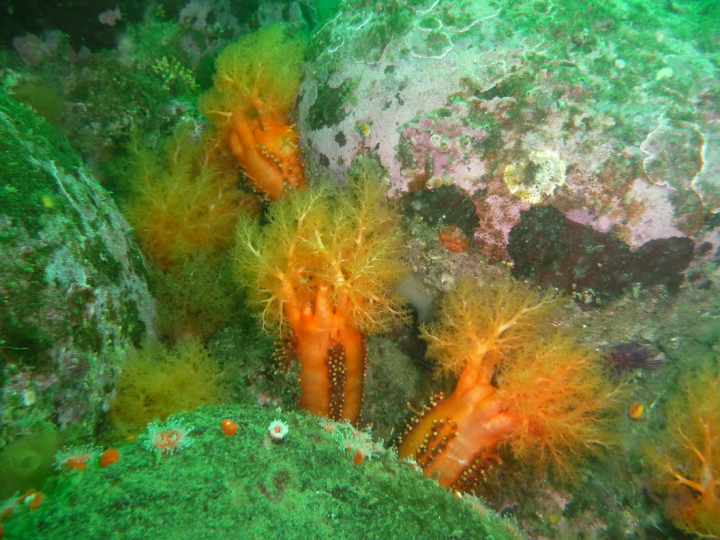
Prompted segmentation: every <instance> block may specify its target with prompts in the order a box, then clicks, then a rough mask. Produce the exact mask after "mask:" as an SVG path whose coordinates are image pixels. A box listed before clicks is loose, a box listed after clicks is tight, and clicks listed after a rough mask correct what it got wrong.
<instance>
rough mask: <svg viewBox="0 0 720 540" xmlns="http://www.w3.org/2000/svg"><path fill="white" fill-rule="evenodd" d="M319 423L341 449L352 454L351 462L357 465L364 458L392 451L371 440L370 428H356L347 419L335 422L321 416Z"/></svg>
mask: <svg viewBox="0 0 720 540" xmlns="http://www.w3.org/2000/svg"><path fill="white" fill-rule="evenodd" d="M319 423H320V427H322V428H323V430H324V431H326V432H327V433H330V434H332V436H333V437H334V438H335V439H336V440H337V441H338V443H339V444H340V448H341V449H342V450H345V451H346V452H347V453H348V454H349V455H351V456H353V462H354V463H355V464H357V465H359V464H360V463H362V461H363V459H365V458H367V459H371V458H374V457H380V455H381V454H383V453H385V452H393V451H394V450H393V449H390V450H386V449H385V447H384V446H383V445H382V443H380V442H375V441H373V439H372V434H371V433H370V428H366V429H358V428H356V427H354V426H353V425H352V424H351V423H350V421H349V420H345V421H344V422H335V421H334V420H331V419H329V418H321V419H320V420H319Z"/></svg>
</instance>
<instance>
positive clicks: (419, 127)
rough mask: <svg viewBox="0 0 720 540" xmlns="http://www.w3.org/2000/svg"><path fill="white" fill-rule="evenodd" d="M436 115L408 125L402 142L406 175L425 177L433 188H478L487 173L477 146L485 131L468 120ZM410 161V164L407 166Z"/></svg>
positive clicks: (426, 116) (456, 111)
mask: <svg viewBox="0 0 720 540" xmlns="http://www.w3.org/2000/svg"><path fill="white" fill-rule="evenodd" d="M460 110H461V107H460V106H458V107H455V110H454V111H453V112H454V114H453V116H449V117H441V116H439V115H437V114H429V115H424V116H421V117H420V118H418V119H417V121H415V122H412V123H410V124H408V125H407V126H406V127H405V129H403V131H402V136H401V139H400V147H401V149H402V150H401V152H402V153H403V158H404V160H403V161H404V164H405V165H406V167H405V168H404V169H403V174H404V175H406V176H412V175H415V176H417V175H420V174H424V175H426V176H427V182H428V184H429V185H430V186H433V187H439V186H441V185H448V184H455V185H458V186H460V187H462V188H464V189H470V190H474V189H478V188H479V187H482V186H481V185H480V182H479V180H480V177H481V176H482V175H483V173H484V172H485V168H484V166H483V164H482V160H481V159H479V157H478V156H477V155H476V154H475V147H476V146H477V144H479V143H480V141H482V139H483V138H484V137H485V131H484V130H483V129H482V128H479V127H476V126H474V125H473V123H472V121H471V120H470V119H469V118H467V117H462V116H460V115H459V114H458V112H459V111H460ZM405 162H408V163H405Z"/></svg>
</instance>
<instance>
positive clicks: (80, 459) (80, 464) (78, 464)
mask: <svg viewBox="0 0 720 540" xmlns="http://www.w3.org/2000/svg"><path fill="white" fill-rule="evenodd" d="M88 457H89V456H86V455H85V456H73V457H71V458H68V460H67V461H65V466H66V467H67V468H68V469H79V470H82V469H84V468H85V460H86V459H87V458H88Z"/></svg>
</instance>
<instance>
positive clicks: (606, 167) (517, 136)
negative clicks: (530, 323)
mask: <svg viewBox="0 0 720 540" xmlns="http://www.w3.org/2000/svg"><path fill="white" fill-rule="evenodd" d="M348 5H349V7H348V8H347V9H345V10H344V11H342V12H341V13H339V14H338V15H337V16H336V17H335V18H333V19H332V20H331V21H329V22H328V23H327V24H326V25H325V26H324V27H323V28H322V29H320V30H319V31H317V32H316V33H315V35H314V36H313V38H312V44H313V46H314V56H313V58H314V59H313V60H312V61H311V65H310V68H309V69H308V70H307V77H306V79H305V81H304V82H303V84H302V85H301V89H300V97H299V101H298V127H299V130H300V132H301V136H302V140H303V142H304V143H305V144H306V145H307V146H308V148H309V150H310V155H311V156H312V157H313V158H314V159H316V160H317V162H318V163H319V164H321V165H324V166H326V167H327V168H329V169H330V170H331V171H332V172H333V173H335V174H340V175H341V174H343V173H344V171H345V170H346V168H347V167H348V166H349V165H350V164H351V162H352V160H353V159H354V157H355V156H356V155H357V154H359V153H369V154H371V155H374V156H376V157H377V158H378V160H379V161H380V162H381V164H382V165H383V167H385V169H386V170H387V172H388V178H387V180H388V185H389V188H390V193H391V194H394V195H401V194H403V193H405V192H414V191H417V190H421V189H437V188H439V187H441V186H449V185H452V186H455V187H457V188H459V189H462V190H463V191H464V192H465V193H466V194H467V196H468V197H469V198H470V199H471V200H472V201H473V203H474V204H475V206H476V211H477V215H478V218H479V223H478V225H477V226H476V227H475V231H474V237H475V246H476V249H479V250H480V251H482V252H483V253H484V254H485V255H487V256H488V257H490V258H491V259H492V260H495V261H498V260H505V261H507V262H509V261H510V257H509V255H508V251H507V243H508V235H509V234H510V231H511V230H512V228H513V227H515V226H516V225H517V224H518V223H519V222H520V219H521V214H522V213H523V212H525V211H527V210H529V209H530V208H532V207H534V206H543V205H550V206H553V207H554V208H556V209H557V210H559V211H560V212H562V214H564V215H565V216H566V217H567V218H568V219H570V220H572V221H574V222H577V223H580V224H583V225H588V226H590V227H592V228H593V229H594V230H595V231H597V232H599V233H607V234H610V235H612V236H614V237H615V238H617V239H619V240H621V241H622V242H624V243H625V244H627V246H628V247H629V249H630V250H636V249H639V248H640V247H641V246H643V245H644V244H645V243H647V242H650V241H652V240H659V239H669V238H678V237H680V238H682V237H685V238H688V237H689V238H692V240H693V242H695V243H701V242H703V241H710V242H711V243H713V245H716V244H717V242H716V240H717V239H716V238H715V237H714V236H712V238H711V226H709V225H708V224H709V223H710V219H709V216H712V215H713V214H715V213H716V212H717V210H718V209H719V208H720V169H719V168H720V158H719V157H718V156H720V137H719V134H720V114H719V113H718V111H719V110H720V106H719V103H720V101H719V99H720V97H719V96H720V94H719V93H718V87H719V85H718V79H719V78H720V74H719V70H718V55H719V53H720V37H719V36H718V34H717V20H718V12H717V9H716V8H713V6H712V5H711V4H709V3H702V4H700V3H691V2H672V3H669V4H668V3H665V4H650V3H647V2H640V1H635V0H613V1H609V2H599V3H598V2H577V1H571V0H557V1H554V2H549V1H544V0H536V1H528V2H510V1H504V0H501V1H483V0H480V1H473V2H470V1H459V2H444V1H435V0H428V1H415V2H407V3H401V2H395V1H391V2H387V3H386V5H385V6H384V8H383V9H377V5H376V4H375V3H372V2H370V3H368V2H360V1H357V2H349V3H348ZM712 21H715V23H714V27H713V23H712ZM449 224H450V225H458V224H455V223H449ZM578 230H580V229H578Z"/></svg>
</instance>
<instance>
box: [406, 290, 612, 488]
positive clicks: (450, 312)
mask: <svg viewBox="0 0 720 540" xmlns="http://www.w3.org/2000/svg"><path fill="white" fill-rule="evenodd" d="M561 305H562V304H561V300H559V299H558V298H555V297H552V296H550V295H542V294H539V293H534V292H531V291H530V290H528V289H527V288H526V287H524V286H522V285H517V284H514V283H512V282H510V281H509V280H508V281H504V280H501V281H500V282H498V283H495V284H484V285H482V286H480V285H477V284H475V283H472V282H471V281H470V280H462V281H461V282H460V283H459V286H458V288H457V290H456V291H454V292H453V293H450V294H449V295H448V296H447V297H446V299H445V302H444V304H443V308H442V310H441V313H440V320H439V322H437V323H436V324H434V325H431V326H429V327H426V328H425V329H424V330H423V336H424V338H425V339H426V340H427V341H428V356H430V357H432V358H434V359H436V360H438V361H439V362H440V363H441V365H442V366H443V369H444V370H445V371H449V372H453V373H456V374H457V373H459V379H458V382H457V385H456V387H455V390H454V391H453V392H452V393H451V394H450V395H449V396H448V397H447V398H445V397H444V396H443V395H442V394H440V395H437V396H435V397H434V398H433V400H432V402H431V406H430V407H426V409H425V410H424V411H423V412H422V414H421V415H420V416H419V417H416V418H414V419H413V420H412V421H411V422H410V423H409V424H408V426H407V428H406V430H405V432H404V434H403V436H402V439H401V444H400V448H399V457H401V458H408V457H412V458H413V459H414V460H415V461H416V462H417V463H418V464H419V465H420V467H422V468H423V472H424V474H425V475H428V476H429V475H432V474H434V473H436V472H439V475H440V476H439V482H440V484H441V485H443V486H447V487H452V488H453V489H455V490H458V491H470V490H471V489H472V488H473V487H474V484H475V482H476V481H477V480H478V479H479V478H480V476H481V475H482V474H483V471H484V470H485V469H486V468H488V467H490V466H491V465H492V462H493V461H497V462H499V461H500V460H499V458H498V457H497V456H496V455H495V449H496V447H497V446H498V445H499V444H501V443H508V444H509V445H510V448H511V449H512V450H513V451H514V452H515V453H516V454H517V455H520V456H523V455H527V454H530V453H532V452H535V453H537V454H540V455H543V454H545V457H547V458H549V460H550V461H551V462H554V463H555V465H557V466H558V467H559V468H560V469H564V470H566V469H567V467H568V463H567V459H566V456H565V454H566V453H573V454H574V453H576V452H577V451H579V450H582V449H591V448H592V446H593V445H594V444H595V443H602V442H603V441H604V440H607V437H606V436H605V435H604V433H603V430H602V429H601V423H600V422H599V416H598V415H599V412H600V411H601V410H602V409H603V408H604V407H606V406H607V405H608V403H609V399H608V398H609V396H611V395H612V388H611V385H610V384H609V382H608V380H607V379H606V378H605V377H604V376H603V370H602V367H601V366H600V365H599V364H598V363H597V362H595V360H596V359H595V358H594V357H593V354H592V353H590V352H589V351H587V350H585V349H583V348H582V347H580V346H578V344H577V343H576V342H575V339H574V338H573V336H572V334H571V333H569V332H566V331H562V330H560V329H559V328H558V327H557V326H556V325H555V324H553V323H556V322H557V319H558V310H559V309H560V308H561ZM496 381H497V382H496ZM496 385H497V386H496Z"/></svg>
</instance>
